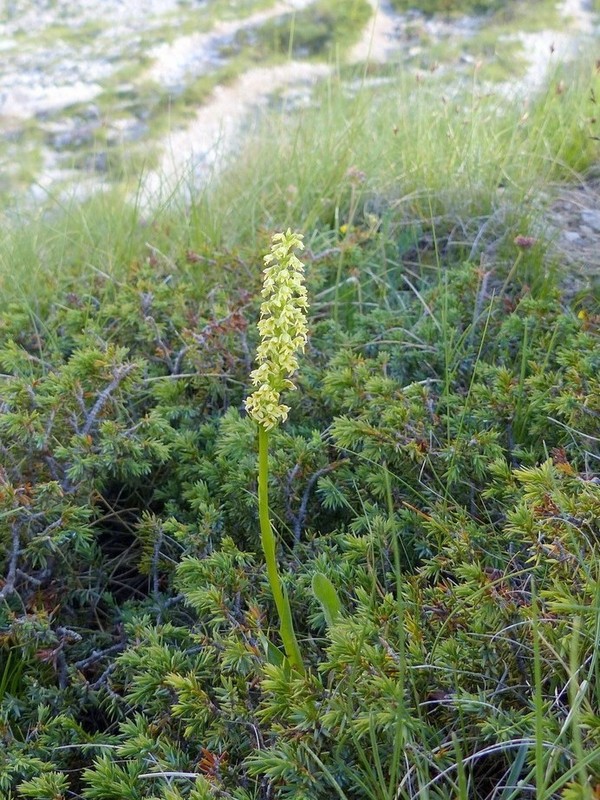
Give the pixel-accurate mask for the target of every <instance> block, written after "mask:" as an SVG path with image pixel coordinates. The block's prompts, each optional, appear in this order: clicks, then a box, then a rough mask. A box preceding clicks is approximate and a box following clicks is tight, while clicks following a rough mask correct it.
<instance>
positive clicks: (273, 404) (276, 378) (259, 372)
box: [246, 230, 308, 675]
mask: <svg viewBox="0 0 600 800" xmlns="http://www.w3.org/2000/svg"><path fill="white" fill-rule="evenodd" d="M303 247H304V245H303V244H302V236H301V235H300V234H297V233H292V231H291V230H288V231H287V232H286V233H277V234H275V235H274V236H273V239H272V247H271V252H270V253H268V254H267V255H266V256H265V259H264V261H265V270H264V281H263V290H262V295H263V298H264V300H263V303H262V306H261V312H260V320H259V322H258V330H259V333H260V344H259V346H258V350H257V356H256V360H257V362H258V366H257V367H256V369H254V370H253V372H252V373H251V380H252V384H253V385H254V386H255V387H256V388H255V390H254V392H253V393H252V394H251V395H250V396H249V397H248V398H247V400H246V411H247V412H248V414H249V415H250V417H252V419H254V420H255V421H256V422H257V423H258V509H259V520H260V533H261V543H262V547H263V552H264V555H265V562H266V567H267V575H268V578H269V584H270V587H271V591H272V593H273V599H274V601H275V606H276V608H277V613H278V615H279V621H280V634H281V640H282V643H283V647H284V650H285V654H286V656H287V659H288V662H289V663H290V666H291V667H292V668H293V669H295V670H296V671H297V672H299V673H300V674H302V675H303V674H304V664H303V662H302V656H301V654H300V647H299V645H298V640H297V638H296V633H295V630H294V623H293V619H292V612H291V608H290V602H289V598H288V595H287V592H286V590H285V587H284V586H283V583H282V581H281V577H280V575H279V571H278V568H277V556H276V545H277V541H276V537H275V534H274V532H273V527H272V525H271V518H270V513H269V493H268V481H269V433H270V431H272V430H273V429H274V428H276V427H277V426H278V425H279V424H280V423H282V422H285V420H286V419H287V416H288V413H289V410H290V409H289V406H286V405H284V404H283V403H282V402H281V393H282V392H283V391H285V390H287V389H295V388H296V387H295V385H294V383H293V381H292V380H291V379H292V377H293V375H294V373H295V372H296V370H297V369H298V357H297V354H298V352H301V351H303V350H304V347H305V345H306V341H307V331H308V328H307V322H306V316H307V311H308V299H307V294H306V287H305V285H304V265H303V264H302V262H301V261H300V259H299V258H298V257H297V256H296V255H295V252H294V251H295V250H301V249H303Z"/></svg>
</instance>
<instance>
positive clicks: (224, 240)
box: [0, 60, 600, 292]
mask: <svg viewBox="0 0 600 800" xmlns="http://www.w3.org/2000/svg"><path fill="white" fill-rule="evenodd" d="M477 79H478V76H477V73H476V72H475V73H474V76H473V84H472V87H471V89H470V91H467V92H465V91H461V92H458V93H457V92H456V91H455V90H454V89H452V88H451V87H449V86H448V85H446V84H445V83H444V81H443V79H442V80H438V79H436V78H435V76H433V77H431V78H429V79H427V80H424V81H418V80H416V79H414V78H410V77H405V78H402V79H401V80H400V81H399V82H396V83H395V84H393V85H392V86H391V87H389V86H383V87H380V88H378V89H369V90H367V89H364V90H361V89H360V87H358V88H357V89H353V90H352V93H353V94H352V102H348V89H347V88H346V84H345V83H343V82H337V81H336V80H335V79H332V80H331V81H330V82H329V83H328V84H327V85H325V86H324V87H323V88H322V90H320V91H321V93H320V95H317V98H316V101H317V102H316V105H315V107H313V108H311V109H308V110H303V111H302V112H301V113H297V114H294V113H291V114H289V113H288V114H287V115H286V124H285V125H282V124H281V119H282V118H281V117H279V116H277V115H276V116H274V117H272V118H268V119H266V120H265V122H264V124H263V126H262V130H261V131H260V133H259V134H258V136H257V138H256V139H255V140H254V141H251V142H249V143H248V144H247V146H246V149H245V153H244V157H243V158H239V157H236V158H235V163H234V164H232V166H231V168H229V169H228V170H226V171H225V173H224V175H223V178H222V180H220V181H219V182H217V184H216V185H215V186H213V187H211V188H210V190H207V191H206V192H205V193H202V194H201V195H200V196H198V197H197V199H196V201H195V203H194V206H193V208H192V210H191V214H190V215H184V216H181V215H180V214H179V213H178V212H175V213H171V212H169V210H168V209H164V210H161V211H157V212H155V213H156V214H158V219H157V221H156V223H152V222H151V223H150V225H151V230H152V232H153V237H156V240H155V241H156V244H157V246H158V247H159V248H160V249H161V250H162V249H163V248H165V247H166V249H167V251H168V252H171V251H173V250H176V249H177V248H178V247H183V246H185V247H190V248H192V249H195V248H200V249H203V248H211V247H221V246H226V247H232V246H239V245H240V244H241V243H244V245H245V246H250V247H251V246H253V245H254V243H255V242H256V240H257V236H259V237H260V236H261V233H260V232H261V230H263V229H274V228H286V227H288V226H293V227H296V228H298V229H302V230H307V231H313V233H312V234H311V235H310V236H311V239H312V241H310V246H311V247H313V248H315V249H319V248H324V247H327V246H331V245H334V246H338V245H339V244H340V239H341V242H342V244H343V243H344V241H349V240H350V239H351V238H352V236H353V235H354V234H352V232H350V233H348V234H346V235H345V236H340V227H341V226H342V225H350V226H351V227H352V226H358V229H359V231H360V230H363V229H367V230H368V228H369V225H370V224H371V223H370V222H369V219H373V220H374V221H376V226H377V227H380V226H383V228H384V229H386V228H387V226H388V225H390V224H391V225H393V226H397V225H398V224H399V222H398V221H399V220H404V219H406V220H411V222H410V224H411V225H414V221H415V220H420V221H421V224H425V225H426V226H429V223H430V221H431V220H432V219H433V220H439V221H441V220H445V222H444V225H447V226H449V228H453V227H454V226H456V225H458V226H464V227H465V230H468V229H470V228H471V227H472V226H473V225H475V226H477V225H479V224H481V220H485V219H488V218H491V220H492V221H493V220H494V219H495V218H497V219H504V218H505V217H506V214H511V213H512V212H511V211H510V209H511V208H517V209H518V208H520V207H521V208H522V207H523V204H528V203H531V200H530V198H531V197H533V196H534V195H535V192H536V191H537V189H538V187H540V186H541V185H544V184H548V183H550V182H554V181H557V180H564V179H566V180H569V179H572V178H573V176H575V175H577V174H580V173H582V172H584V171H585V170H586V168H587V167H588V166H590V165H591V164H592V163H593V161H594V159H595V158H596V156H597V149H598V148H597V141H596V140H595V139H594V138H593V136H594V125H593V123H592V122H591V119H592V114H593V113H594V107H593V103H592V101H591V99H590V98H591V92H592V91H594V92H595V93H596V95H598V94H599V93H600V87H599V86H598V81H599V78H598V76H597V74H596V72H595V67H594V65H593V63H591V60H584V61H583V62H582V63H581V65H580V66H579V68H577V69H574V70H572V71H570V72H566V73H565V74H564V75H562V76H561V75H556V76H555V77H554V78H553V79H552V80H551V81H550V85H549V89H548V90H547V91H546V92H545V93H542V95H541V96H540V97H539V98H538V99H537V100H536V101H535V102H534V103H532V104H530V105H529V107H528V108H527V110H525V109H524V108H519V107H518V105H515V104H510V103H508V102H506V101H504V100H503V99H502V98H501V97H496V96H494V95H491V96H490V95H489V93H487V92H485V91H484V90H483V89H480V88H479V86H478V83H477ZM560 81H562V83H561V91H560V92H557V91H556V86H558V84H559V82H560ZM308 152H310V154H311V157H310V158H306V157H305V155H304V154H305V153H308ZM124 197H125V194H124V192H123V190H120V189H117V190H115V192H114V193H112V194H109V195H107V196H106V197H103V196H102V195H100V196H99V197H98V198H96V199H95V200H93V201H91V202H90V203H89V204H86V205H84V206H82V207H80V206H78V205H74V206H71V207H69V206H67V208H66V209H64V213H58V214H56V213H52V214H51V215H50V216H47V215H46V214H42V215H41V217H40V218H39V219H38V221H37V222H33V223H32V225H31V227H29V228H26V229H24V228H22V227H21V226H17V228H16V229H15V230H14V231H13V232H12V233H10V232H9V231H7V232H6V233H5V244H4V248H3V252H2V254H1V255H0V259H2V260H1V262H0V275H10V276H11V278H10V285H5V287H4V290H5V291H9V292H10V291H21V290H23V291H26V287H27V285H28V284H29V277H28V276H29V275H30V274H31V271H32V270H37V269H41V270H44V266H43V265H44V264H46V265H48V266H47V267H46V269H48V270H49V271H50V272H51V273H52V276H53V277H52V281H55V280H56V277H55V276H56V275H64V276H69V275H70V274H71V272H72V270H75V272H77V270H81V269H82V268H84V265H86V264H89V263H95V264H96V265H97V266H98V268H102V269H104V270H106V269H107V268H109V269H110V270H112V269H116V270H117V271H118V270H119V264H120V259H119V258H118V257H116V256H115V254H114V253H112V251H111V247H112V244H111V246H108V244H107V243H108V242H110V243H112V242H114V241H115V240H116V248H117V252H119V251H120V250H121V249H122V247H123V242H124V241H127V242H130V241H132V242H135V243H136V245H135V246H137V245H138V243H139V242H142V243H143V241H144V240H147V238H148V232H147V225H148V222H147V221H143V219H142V218H141V216H143V215H140V212H139V210H138V211H136V208H135V203H134V205H133V206H129V204H125V205H124ZM518 213H519V212H518ZM518 213H517V217H516V218H515V219H517V220H518ZM520 213H523V212H520ZM153 217H154V213H153V214H151V215H150V219H152V218H153ZM401 224H403V223H401ZM514 224H515V225H517V224H518V223H517V222H515V223H514ZM124 226H126V228H127V231H128V232H127V234H126V235H122V234H123V227H124ZM492 227H493V226H492ZM164 230H169V236H165V235H164V234H163V233H161V232H162V231H164ZM32 231H34V233H32ZM98 232H100V233H98ZM103 237H106V239H105V238H103ZM134 249H135V247H134ZM21 250H24V251H25V252H27V253H29V256H28V257H27V258H21V257H19V258H17V259H15V257H14V254H15V252H16V251H21ZM42 251H43V252H42ZM83 253H85V254H86V255H85V257H84V258H83V259H82V257H81V254H83ZM106 253H108V254H109V258H108V267H107V265H104V266H101V263H102V262H103V260H104V259H105V257H106ZM32 262H33V263H32ZM125 263H126V262H125ZM15 264H16V265H17V266H15ZM20 287H22V289H21V288H20Z"/></svg>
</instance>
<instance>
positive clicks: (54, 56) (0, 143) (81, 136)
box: [0, 0, 597, 202]
mask: <svg viewBox="0 0 600 800" xmlns="http://www.w3.org/2000/svg"><path fill="white" fill-rule="evenodd" d="M311 1H312V0H80V2H78V3H77V4H73V3H72V2H71V0H6V3H5V9H4V11H3V12H0V175H1V176H2V177H0V197H1V196H2V194H4V197H3V198H2V199H3V200H5V199H6V198H7V197H11V196H12V195H13V194H18V193H19V192H20V193H21V195H22V196H23V197H25V198H28V200H29V202H31V201H33V202H39V200H40V199H44V197H45V196H46V195H47V194H56V193H59V195H60V194H65V193H68V192H71V193H73V192H78V193H79V195H80V196H82V197H83V196H87V195H88V194H89V193H91V192H93V191H96V190H97V189H98V187H100V186H102V185H103V183H104V182H105V181H108V180H111V181H114V180H116V179H117V180H118V179H119V178H120V176H121V174H122V173H123V174H125V173H127V172H128V171H129V172H133V173H134V175H135V173H136V169H137V167H136V165H137V164H138V162H139V173H144V174H145V175H146V177H145V179H144V181H143V185H142V194H143V197H144V202H152V201H153V198H154V199H156V198H157V197H160V196H163V197H164V195H165V194H170V193H171V192H173V191H174V190H175V189H176V187H178V186H181V185H185V186H189V185H191V184H193V183H194V182H203V181H205V180H206V178H207V176H208V175H209V174H210V173H211V172H212V171H214V170H215V169H217V168H218V164H219V163H220V160H221V158H222V157H223V156H224V155H226V154H227V153H228V152H230V151H231V149H232V147H234V146H235V145H236V143H239V141H240V138H241V137H243V136H244V135H246V134H247V133H248V132H249V130H251V128H252V120H253V119H255V118H256V115H257V113H259V112H260V110H261V109H262V108H264V107H265V106H266V105H267V104H268V102H269V99H270V98H271V97H272V96H273V95H274V94H275V93H278V92H282V91H287V92H290V91H295V92H296V93H298V92H300V93H301V94H303V95H304V96H306V97H308V98H310V90H311V86H312V85H313V84H314V82H315V81H318V80H321V79H323V78H325V77H326V76H327V75H328V74H330V71H331V67H330V66H329V64H328V62H327V60H326V59H323V60H322V61H316V60H309V59H301V60H293V61H287V62H285V63H277V64H274V65H267V64H265V65H264V66H256V67H252V68H251V69H248V70H246V71H245V72H243V74H240V75H239V76H238V77H237V78H236V79H234V80H233V81H230V82H229V83H228V84H227V85H223V84H221V85H216V87H215V88H213V89H212V92H210V93H209V95H208V97H207V98H206V97H205V98H204V102H202V103H200V104H199V105H198V107H197V110H196V112H195V114H193V115H192V117H191V118H190V116H189V113H188V114H187V115H184V117H183V118H182V117H181V116H178V115H177V113H176V112H177V108H178V107H177V103H178V99H179V98H180V97H181V96H183V95H184V94H185V92H186V91H189V89H190V87H192V88H193V87H194V85H195V82H197V81H198V80H203V79H206V78H209V79H210V78H211V76H215V75H216V76H218V74H219V73H218V70H219V69H220V68H222V67H223V66H224V65H226V64H227V61H228V58H229V57H230V56H229V55H228V54H227V53H228V48H230V46H231V44H232V42H235V41H236V36H237V35H238V34H239V33H240V31H251V30H254V29H257V27H258V26H260V25H262V24H264V23H266V22H269V21H272V20H275V19H277V18H280V17H282V16H283V15H285V14H289V13H291V12H294V11H296V12H300V11H302V10H303V9H305V8H308V7H309V6H310V3H311ZM369 2H371V5H372V7H373V15H372V18H371V20H370V22H369V23H368V24H367V26H366V27H365V29H364V31H363V32H362V35H361V38H360V40H359V41H358V43H357V44H356V45H355V46H354V47H353V48H352V49H351V50H350V52H349V53H348V55H347V59H348V60H350V61H353V62H356V63H362V62H366V61H371V62H390V63H394V64H398V65H403V66H404V67H405V68H408V69H419V68H420V66H419V59H420V58H421V56H422V55H423V54H424V52H425V51H426V49H427V48H428V47H432V46H435V45H439V44H440V43H441V44H444V43H452V44H453V45H454V46H455V47H456V43H458V45H459V46H460V43H461V42H466V41H468V40H469V39H470V38H472V37H475V36H476V35H477V33H478V32H479V30H480V26H481V25H482V23H481V21H476V20H473V19H466V18H465V19H455V20H452V21H448V20H443V19H430V20H427V19H425V18H423V17H421V16H420V15H418V14H409V15H399V14H397V13H395V12H394V11H393V9H392V7H391V5H390V4H389V2H388V0H369ZM74 5H76V10H74ZM595 30H597V26H596V18H595V17H594V15H592V14H591V12H590V11H589V10H588V9H587V6H586V3H585V0H564V2H563V3H562V5H561V24H560V25H559V26H558V28H557V26H553V29H551V30H535V31H530V32H527V33H514V34H512V37H513V40H514V41H515V42H516V43H517V44H518V45H520V46H521V48H522V53H523V56H524V57H525V58H526V59H527V62H528V66H527V69H526V70H525V71H524V72H523V74H522V76H521V77H520V78H517V79H513V80H511V81H510V82H506V83H505V84H502V83H500V84H496V85H495V86H494V89H493V90H494V91H497V92H498V93H499V95H500V94H503V93H504V94H511V96H514V95H525V94H527V93H529V92H531V91H533V90H535V89H536V88H537V87H539V86H540V85H541V83H542V82H543V80H544V77H545V75H546V74H547V70H548V68H549V67H550V66H551V65H552V64H553V63H556V62H557V61H558V60H559V59H560V60H563V59H566V58H569V57H571V56H572V55H573V54H574V53H575V52H576V51H577V48H578V47H579V46H581V44H582V43H583V42H585V41H588V40H589V39H591V37H592V35H593V33H594V31H595ZM509 38H510V37H509ZM230 49H231V48H230ZM461 59H462V57H461ZM470 60H471V62H472V61H473V58H472V57H470ZM465 63H467V65H468V63H469V61H468V59H467V58H466V57H465V60H464V63H462V60H461V63H457V64H454V63H453V62H452V61H450V62H449V63H448V64H446V65H445V67H444V69H446V70H448V69H455V68H456V69H457V75H458V74H460V68H461V67H462V68H463V69H464V66H465ZM215 80H216V79H215ZM165 109H166V110H165ZM171 111H173V113H172V120H171V124H170V125H169V126H165V125H164V124H162V126H161V124H158V123H160V122H161V117H160V113H162V115H163V116H162V122H163V123H164V120H165V117H166V116H169V115H171ZM169 118H170V117H169ZM157 120H158V122H157ZM165 127H168V130H167V132H166V133H165V130H164V129H165ZM150 152H154V153H156V154H157V155H158V159H157V161H156V164H155V168H154V169H153V170H151V171H148V169H147V158H146V155H147V154H148V153H150ZM136 159H137V160H136Z"/></svg>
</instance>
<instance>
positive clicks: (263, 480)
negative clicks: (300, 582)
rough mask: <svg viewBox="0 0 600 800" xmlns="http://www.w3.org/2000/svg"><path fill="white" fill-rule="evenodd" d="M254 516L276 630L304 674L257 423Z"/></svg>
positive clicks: (265, 439) (264, 440)
mask: <svg viewBox="0 0 600 800" xmlns="http://www.w3.org/2000/svg"><path fill="white" fill-rule="evenodd" d="M258 516H259V519H260V538H261V542H262V547H263V552H264V554H265V563H266V565H267V576H268V578H269V584H270V586H271V592H272V593H273V599H274V600H275V606H276V608H277V613H278V614H279V632H280V634H281V641H282V642H283V648H284V650H285V654H286V656H287V658H288V661H289V662H290V665H291V667H292V668H293V669H295V670H297V671H298V672H299V673H300V674H301V675H304V674H305V673H304V664H303V663H302V656H301V655H300V647H299V645H298V640H297V639H296V634H295V632H294V623H293V620H292V611H291V609H290V601H289V599H288V596H287V593H286V591H285V589H284V588H283V584H282V583H281V578H280V577H279V572H278V570H277V556H276V552H275V551H276V542H275V534H274V533H273V528H272V527H271V518H270V516H269V434H268V432H267V430H265V428H264V427H263V426H262V425H259V426H258Z"/></svg>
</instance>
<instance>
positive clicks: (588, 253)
mask: <svg viewBox="0 0 600 800" xmlns="http://www.w3.org/2000/svg"><path fill="white" fill-rule="evenodd" d="M546 222H547V225H548V233H549V235H550V237H551V239H552V248H551V253H552V254H553V256H556V257H557V258H558V259H560V260H561V261H564V262H565V263H566V264H568V265H569V267H571V268H575V269H577V271H578V272H580V273H581V274H582V275H583V274H585V275H588V276H591V277H594V276H595V277H596V278H597V277H600V169H597V170H596V171H595V172H594V173H592V174H590V175H589V176H588V177H587V178H586V179H583V180H582V181H581V183H580V184H578V185H577V186H569V187H561V188H559V189H557V190H556V194H555V197H554V199H553V200H552V202H551V205H550V208H549V210H548V215H547V218H546Z"/></svg>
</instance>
